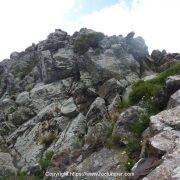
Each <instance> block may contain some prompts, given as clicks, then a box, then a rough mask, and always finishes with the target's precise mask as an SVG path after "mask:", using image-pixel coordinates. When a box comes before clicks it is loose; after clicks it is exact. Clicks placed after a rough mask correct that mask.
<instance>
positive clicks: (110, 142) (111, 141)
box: [106, 135, 121, 149]
mask: <svg viewBox="0 0 180 180" xmlns="http://www.w3.org/2000/svg"><path fill="white" fill-rule="evenodd" d="M120 141H121V138H120V137H119V136H115V135H111V136H110V137H109V138H107V140H106V147H107V148H109V149H111V148H112V147H113V146H116V145H118V144H119V143H120Z"/></svg>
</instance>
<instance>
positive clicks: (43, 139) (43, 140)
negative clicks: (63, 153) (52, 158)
mask: <svg viewBox="0 0 180 180" xmlns="http://www.w3.org/2000/svg"><path fill="white" fill-rule="evenodd" d="M56 138H57V135H56V133H55V132H50V133H48V135H45V136H42V137H41V138H40V140H39V141H40V144H42V145H45V147H48V146H50V145H51V143H52V142H53V141H54V140H55V139H56Z"/></svg>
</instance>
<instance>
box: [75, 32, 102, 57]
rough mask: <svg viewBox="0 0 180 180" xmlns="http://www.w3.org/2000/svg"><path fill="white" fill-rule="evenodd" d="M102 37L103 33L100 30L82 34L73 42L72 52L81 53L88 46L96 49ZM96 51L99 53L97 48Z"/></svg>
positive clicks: (84, 51)
mask: <svg viewBox="0 0 180 180" xmlns="http://www.w3.org/2000/svg"><path fill="white" fill-rule="evenodd" d="M103 38H104V34H103V33H100V32H94V33H90V34H85V35H82V36H81V37H80V38H78V39H77V40H76V41H75V43H74V52H75V53H78V54H80V55H82V54H84V53H86V52H87V51H88V50H89V48H90V47H92V48H93V49H96V48H98V47H99V42H100V41H101V40H102V39H103ZM97 53H99V50H98V52H97Z"/></svg>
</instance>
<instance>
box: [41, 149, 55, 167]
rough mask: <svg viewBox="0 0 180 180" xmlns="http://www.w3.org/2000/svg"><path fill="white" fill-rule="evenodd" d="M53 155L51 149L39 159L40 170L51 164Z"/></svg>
mask: <svg viewBox="0 0 180 180" xmlns="http://www.w3.org/2000/svg"><path fill="white" fill-rule="evenodd" d="M53 155H54V152H53V151H48V152H47V153H46V154H45V156H44V157H42V158H41V159H40V160H39V165H40V166H41V168H42V170H46V169H47V168H48V167H49V166H50V165H51V159H52V157H53Z"/></svg>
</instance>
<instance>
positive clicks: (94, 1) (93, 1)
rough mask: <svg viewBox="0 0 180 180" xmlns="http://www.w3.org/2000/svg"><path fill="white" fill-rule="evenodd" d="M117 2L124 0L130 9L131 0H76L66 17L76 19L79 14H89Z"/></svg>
mask: <svg viewBox="0 0 180 180" xmlns="http://www.w3.org/2000/svg"><path fill="white" fill-rule="evenodd" d="M119 2H124V3H125V4H126V5H127V7H128V8H129V9H130V8H131V5H132V2H133V0H77V1H76V5H75V7H74V8H73V9H72V11H71V13H70V14H69V15H68V17H69V18H71V20H72V19H73V20H75V19H78V18H79V16H82V15H86V14H90V13H93V12H95V11H99V10H101V9H103V8H108V7H110V6H113V5H115V4H118V3H119Z"/></svg>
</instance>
